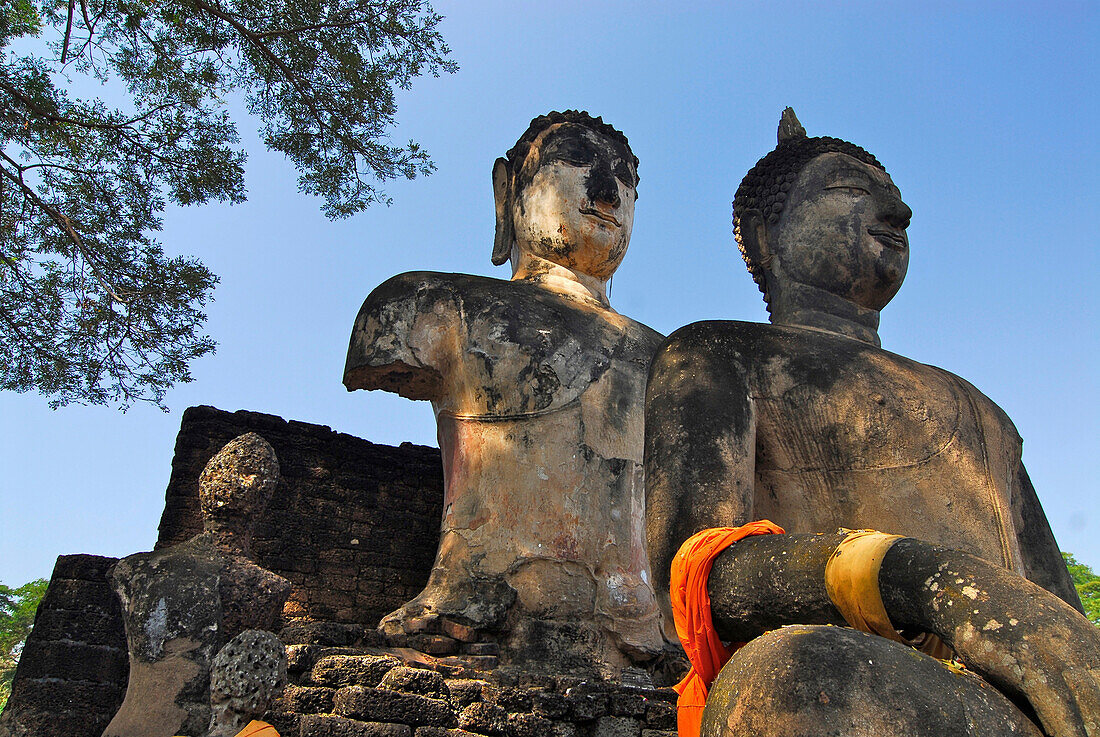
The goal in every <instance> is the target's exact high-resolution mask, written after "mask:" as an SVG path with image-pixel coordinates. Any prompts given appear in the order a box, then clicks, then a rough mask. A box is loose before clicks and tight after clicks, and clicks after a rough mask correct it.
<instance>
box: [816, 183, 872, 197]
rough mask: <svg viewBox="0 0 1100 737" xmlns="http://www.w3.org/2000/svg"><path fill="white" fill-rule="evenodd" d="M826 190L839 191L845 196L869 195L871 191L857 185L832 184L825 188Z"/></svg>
mask: <svg viewBox="0 0 1100 737" xmlns="http://www.w3.org/2000/svg"><path fill="white" fill-rule="evenodd" d="M825 189H826V190H840V191H842V192H844V193H846V194H850V195H854V196H859V195H869V194H871V190H869V189H867V188H866V187H864V186H862V185H859V184H834V185H831V186H829V187H826V188H825Z"/></svg>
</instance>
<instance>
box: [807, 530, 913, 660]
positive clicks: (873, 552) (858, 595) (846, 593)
mask: <svg viewBox="0 0 1100 737" xmlns="http://www.w3.org/2000/svg"><path fill="white" fill-rule="evenodd" d="M901 538H902V536H901V535H887V534H885V533H883V532H878V531H876V530H850V531H849V532H848V536H847V537H845V538H844V540H842V541H841V543H840V545H837V546H836V550H834V551H833V554H832V555H831V556H829V562H828V563H827V564H826V565H825V590H826V591H828V592H829V598H830V599H831V600H832V602H833V605H834V606H835V607H836V608H837V610H838V611H839V612H840V613H841V615H842V616H843V617H844V620H845V621H846V622H847V623H848V624H849V625H850V626H851V627H853V628H854V629H857V630H862V631H863V632H870V633H872V634H875V635H879V636H881V637H886V638H888V639H891V640H894V641H895V642H901V643H904V644H906V645H907V644H909V643H908V642H906V640H905V639H904V638H903V637H902V636H901V635H899V634H898V633H897V631H896V630H895V629H894V625H893V624H891V623H890V617H889V615H887V614H886V608H885V607H884V606H883V604H882V594H881V593H880V592H879V588H878V572H879V569H880V568H882V559H883V558H885V557H886V551H887V550H889V549H890V546H891V545H893V544H894V543H895V542H897V541H898V540H900V539H901Z"/></svg>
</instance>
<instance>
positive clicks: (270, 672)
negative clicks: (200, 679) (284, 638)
mask: <svg viewBox="0 0 1100 737" xmlns="http://www.w3.org/2000/svg"><path fill="white" fill-rule="evenodd" d="M286 680H287V669H286V648H285V647H284V646H283V644H282V643H281V642H279V638H277V637H276V636H275V635H273V634H271V633H270V632H264V631H262V630H245V631H244V632H242V633H241V634H239V635H237V636H236V637H234V638H233V639H232V640H230V641H229V642H228V643H227V644H226V646H225V647H223V648H222V649H221V650H220V651H219V652H218V654H217V655H216V656H215V657H214V663H213V666H212V667H211V672H210V708H211V711H212V712H213V714H212V717H211V731H210V735H209V737H223V736H224V737H233V735H236V734H237V733H238V732H239V731H240V730H242V729H244V727H245V726H247V725H248V723H249V722H251V721H252V720H253V719H257V718H259V717H260V716H261V715H263V713H264V712H265V711H267V708H268V706H269V705H270V704H271V701H272V699H274V698H275V697H276V696H277V695H278V694H279V692H281V691H282V689H283V686H285V685H286Z"/></svg>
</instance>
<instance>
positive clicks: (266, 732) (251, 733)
mask: <svg viewBox="0 0 1100 737" xmlns="http://www.w3.org/2000/svg"><path fill="white" fill-rule="evenodd" d="M236 737H279V732H278V730H276V729H275V728H274V727H272V726H271V725H270V724H268V723H267V722H261V721H260V720H259V719H253V720H252V721H251V722H249V723H248V724H247V725H246V726H245V728H244V729H242V730H241V731H240V732H237V735H236Z"/></svg>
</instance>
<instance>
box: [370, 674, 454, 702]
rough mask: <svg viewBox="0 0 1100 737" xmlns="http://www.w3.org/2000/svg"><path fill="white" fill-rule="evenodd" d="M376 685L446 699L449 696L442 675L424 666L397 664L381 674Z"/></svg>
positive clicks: (449, 691)
mask: <svg viewBox="0 0 1100 737" xmlns="http://www.w3.org/2000/svg"><path fill="white" fill-rule="evenodd" d="M378 685H379V687H380V688H388V689H390V690H391V691H400V692H402V693H413V694H420V695H421V696H431V697H432V698H436V699H448V698H450V696H451V690H450V689H449V688H448V687H447V682H446V681H445V680H443V676H442V675H440V674H439V673H436V672H435V671H432V670H425V669H424V668H409V667H406V666H398V667H396V668H394V669H393V670H391V671H390V672H388V673H387V674H386V675H385V676H383V678H382V680H381V682H380V683H379V684H378Z"/></svg>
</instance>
